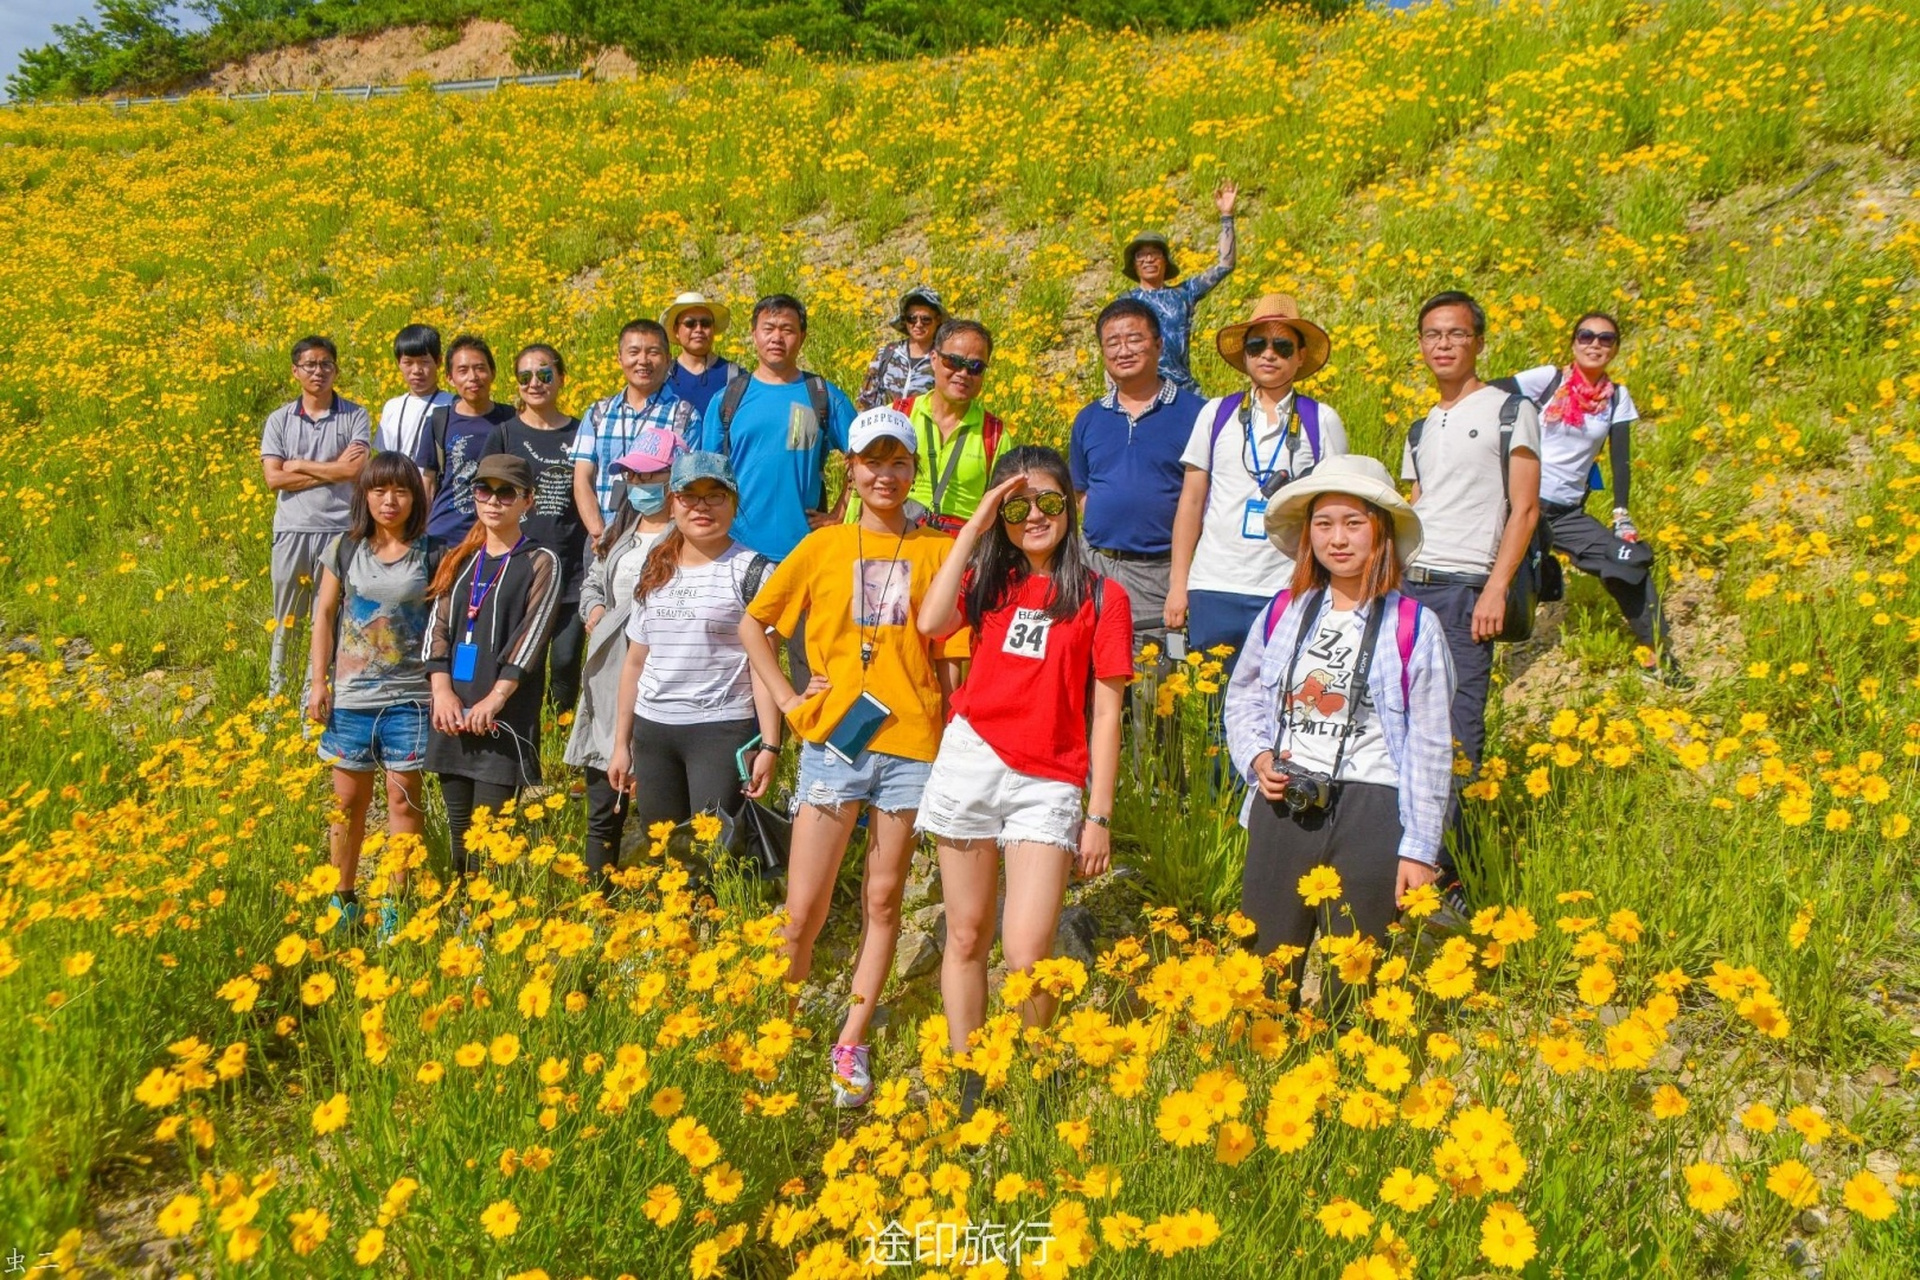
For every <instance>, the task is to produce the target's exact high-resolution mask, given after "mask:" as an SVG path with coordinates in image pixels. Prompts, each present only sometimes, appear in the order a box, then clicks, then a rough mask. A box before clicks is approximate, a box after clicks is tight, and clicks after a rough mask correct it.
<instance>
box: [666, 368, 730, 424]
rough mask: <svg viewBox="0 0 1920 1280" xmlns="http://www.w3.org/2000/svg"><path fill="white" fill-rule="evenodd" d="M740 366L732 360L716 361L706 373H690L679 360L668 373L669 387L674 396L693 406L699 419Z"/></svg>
mask: <svg viewBox="0 0 1920 1280" xmlns="http://www.w3.org/2000/svg"><path fill="white" fill-rule="evenodd" d="M739 367H740V366H739V365H737V364H735V363H734V362H733V361H731V360H715V361H714V362H713V363H712V364H710V365H708V366H707V371H706V372H705V373H688V372H687V369H686V366H685V365H683V364H681V363H680V362H679V361H678V360H675V361H674V362H673V368H672V369H670V370H669V371H668V372H667V385H668V386H670V387H672V388H673V390H674V394H676V395H678V396H679V397H680V398H681V399H682V400H685V401H686V402H687V403H688V404H690V405H692V406H693V416H694V417H695V418H696V419H697V418H699V417H700V416H701V415H702V414H704V413H705V412H706V411H707V401H709V400H711V399H713V398H714V397H715V396H717V395H719V394H720V389H721V388H722V387H724V386H726V385H727V379H728V378H729V377H732V376H733V373H734V371H735V370H736V369H738V368H739Z"/></svg>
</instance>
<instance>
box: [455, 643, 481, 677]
mask: <svg viewBox="0 0 1920 1280" xmlns="http://www.w3.org/2000/svg"><path fill="white" fill-rule="evenodd" d="M479 663H480V646H479V645H477V644H471V643H469V644H457V645H455V646H453V678H454V679H455V680H471V679H473V672H474V668H475V667H477V666H478V665H479Z"/></svg>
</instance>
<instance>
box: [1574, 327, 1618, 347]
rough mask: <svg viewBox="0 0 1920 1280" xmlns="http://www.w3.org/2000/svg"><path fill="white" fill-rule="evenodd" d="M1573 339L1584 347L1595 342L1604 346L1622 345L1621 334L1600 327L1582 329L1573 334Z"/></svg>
mask: <svg viewBox="0 0 1920 1280" xmlns="http://www.w3.org/2000/svg"><path fill="white" fill-rule="evenodd" d="M1573 340H1574V341H1575V342H1576V343H1578V344H1579V345H1581V346H1583V347H1584V346H1590V345H1593V344H1595V343H1597V344H1599V345H1600V346H1603V347H1617V346H1619V345H1620V335H1619V334H1617V333H1607V332H1605V331H1603V330H1600V329H1582V330H1580V331H1579V332H1578V333H1576V334H1574V335H1573Z"/></svg>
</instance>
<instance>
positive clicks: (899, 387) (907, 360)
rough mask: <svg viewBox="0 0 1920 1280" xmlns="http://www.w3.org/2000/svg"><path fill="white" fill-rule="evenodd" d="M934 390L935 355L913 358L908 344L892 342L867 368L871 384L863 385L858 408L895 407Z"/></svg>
mask: <svg viewBox="0 0 1920 1280" xmlns="http://www.w3.org/2000/svg"><path fill="white" fill-rule="evenodd" d="M932 389H933V355H932V353H931V352H929V353H928V354H926V355H924V356H916V355H912V354H910V353H909V352H908V351H907V344H906V343H905V342H904V341H901V342H889V343H888V344H887V345H886V346H884V347H881V348H880V349H879V350H878V351H876V352H874V353H873V360H872V362H871V363H869V364H868V365H867V380H866V381H865V382H863V383H861V384H860V394H859V395H858V396H855V397H854V401H853V404H854V408H856V409H859V410H860V411H861V412H863V413H864V412H865V411H866V410H868V409H871V408H873V407H874V406H875V405H877V404H892V403H893V402H894V401H895V400H900V399H904V398H905V397H907V396H917V395H919V394H920V393H921V392H922V391H930V390H932Z"/></svg>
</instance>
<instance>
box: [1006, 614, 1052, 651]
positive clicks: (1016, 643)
mask: <svg viewBox="0 0 1920 1280" xmlns="http://www.w3.org/2000/svg"><path fill="white" fill-rule="evenodd" d="M1052 630H1053V619H1052V618H1050V617H1048V616H1047V611H1046V610H1045V609H1015V610H1014V611H1013V620H1012V621H1011V622H1009V623H1008V624H1007V638H1006V639H1005V640H1003V641H1001V642H1000V652H1002V653H1010V654H1013V655H1014V656H1015V657H1017V658H1036V659H1044V658H1045V657H1046V656H1047V634H1048V633H1049V632H1051V631H1052Z"/></svg>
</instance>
